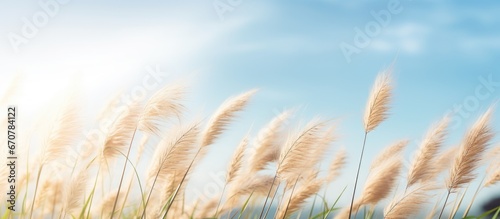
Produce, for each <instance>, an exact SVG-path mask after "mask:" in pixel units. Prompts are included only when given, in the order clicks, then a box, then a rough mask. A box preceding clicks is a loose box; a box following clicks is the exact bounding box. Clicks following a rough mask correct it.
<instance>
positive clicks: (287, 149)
mask: <svg viewBox="0 0 500 219" xmlns="http://www.w3.org/2000/svg"><path fill="white" fill-rule="evenodd" d="M325 126H326V123H325V122H324V121H321V120H319V119H313V120H312V121H310V122H309V123H308V124H307V125H306V126H305V127H304V128H303V129H302V130H299V131H297V132H295V133H292V134H291V135H289V136H288V138H287V140H286V142H285V144H284V145H283V147H282V149H281V152H280V157H279V162H278V169H277V170H276V173H277V176H278V177H280V179H281V180H285V181H287V182H290V183H292V182H293V181H294V180H295V179H296V178H297V176H298V175H300V174H301V173H303V172H307V171H309V170H310V169H311V167H313V166H315V165H316V163H313V162H312V161H314V160H315V159H317V158H316V157H315V156H316V155H317V154H316V153H311V152H313V151H315V147H316V146H317V144H318V143H320V141H321V140H322V137H323V134H324V132H322V130H323V128H325Z"/></svg>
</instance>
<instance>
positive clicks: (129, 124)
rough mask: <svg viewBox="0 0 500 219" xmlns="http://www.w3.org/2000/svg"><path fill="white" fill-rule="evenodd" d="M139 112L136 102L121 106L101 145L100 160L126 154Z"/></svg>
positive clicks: (106, 161) (104, 160)
mask: <svg viewBox="0 0 500 219" xmlns="http://www.w3.org/2000/svg"><path fill="white" fill-rule="evenodd" d="M139 113H140V106H139V104H138V103H132V104H130V105H129V106H128V107H123V108H122V110H121V113H120V114H119V116H118V118H117V119H116V121H115V122H114V123H113V125H112V126H111V129H110V130H109V132H108V133H107V135H106V137H105V139H104V143H103V144H102V145H101V147H102V148H101V162H105V163H108V160H111V159H114V158H116V157H120V156H122V154H126V151H127V148H128V147H129V145H130V141H131V139H132V138H133V135H134V131H135V128H136V127H137V122H138V118H139Z"/></svg>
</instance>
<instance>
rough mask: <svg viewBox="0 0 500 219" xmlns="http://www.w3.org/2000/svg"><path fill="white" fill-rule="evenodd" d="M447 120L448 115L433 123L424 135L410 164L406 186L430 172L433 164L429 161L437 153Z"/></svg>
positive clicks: (444, 135)
mask: <svg viewBox="0 0 500 219" xmlns="http://www.w3.org/2000/svg"><path fill="white" fill-rule="evenodd" d="M448 121H449V119H448V117H445V118H444V119H442V120H441V121H440V122H439V123H437V124H436V125H434V127H432V128H431V129H430V130H429V132H428V133H427V135H426V136H425V138H424V140H423V141H422V143H421V145H420V147H419V149H418V150H417V153H416V156H415V158H414V159H413V161H412V163H411V165H410V169H409V171H408V184H407V186H411V185H413V184H415V183H417V182H418V181H420V180H425V179H427V178H429V175H430V174H432V172H433V171H432V168H434V165H432V164H431V163H432V161H433V160H434V159H435V157H436V155H437V154H438V152H439V150H440V148H441V147H442V145H443V142H444V140H445V138H446V136H447V134H448V133H447V128H448Z"/></svg>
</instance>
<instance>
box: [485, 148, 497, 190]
mask: <svg viewBox="0 0 500 219" xmlns="http://www.w3.org/2000/svg"><path fill="white" fill-rule="evenodd" d="M498 148H500V147H498ZM498 148H497V149H498ZM486 173H487V174H488V175H487V177H486V181H485V183H484V187H489V186H492V185H495V184H497V183H498V182H500V154H497V157H496V159H494V160H492V161H491V164H490V165H489V166H488V169H487V171H486Z"/></svg>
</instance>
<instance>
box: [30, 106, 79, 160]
mask: <svg viewBox="0 0 500 219" xmlns="http://www.w3.org/2000/svg"><path fill="white" fill-rule="evenodd" d="M79 112H80V111H79V106H78V105H77V104H76V103H75V102H74V101H73V100H70V101H68V102H67V103H66V104H65V105H64V106H63V108H62V111H61V112H60V113H58V114H56V115H57V118H56V120H55V121H54V122H52V123H50V128H49V129H47V131H49V133H48V135H47V136H46V138H45V141H44V144H43V146H42V149H41V152H40V158H39V159H40V165H41V166H43V165H45V164H47V163H49V162H52V161H56V160H59V159H61V158H64V157H65V156H66V153H67V152H68V148H69V146H70V145H72V144H74V142H75V140H76V139H77V137H78V136H79V134H80V130H81V119H80V116H79Z"/></svg>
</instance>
